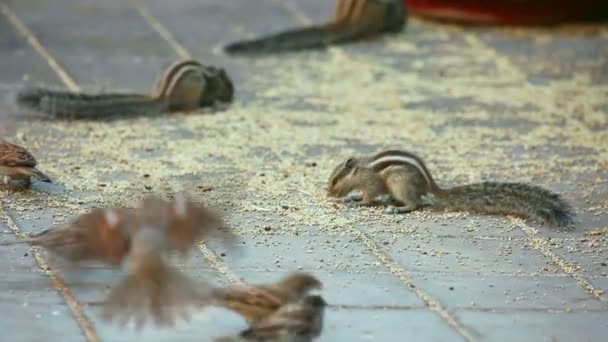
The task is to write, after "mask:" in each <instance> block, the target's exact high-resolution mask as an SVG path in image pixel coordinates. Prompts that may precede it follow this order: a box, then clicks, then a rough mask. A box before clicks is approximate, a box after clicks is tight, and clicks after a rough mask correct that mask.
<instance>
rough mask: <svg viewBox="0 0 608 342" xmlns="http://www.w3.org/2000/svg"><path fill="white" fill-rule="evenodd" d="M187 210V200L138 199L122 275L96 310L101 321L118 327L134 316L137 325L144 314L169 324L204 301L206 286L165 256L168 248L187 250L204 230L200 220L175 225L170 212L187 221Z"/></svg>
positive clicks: (207, 293) (186, 317)
mask: <svg viewBox="0 0 608 342" xmlns="http://www.w3.org/2000/svg"><path fill="white" fill-rule="evenodd" d="M182 205H183V206H184V207H185V208H181V207H180V206H182ZM188 208H189V206H188V203H186V204H185V205H184V204H180V203H178V204H175V203H171V202H168V201H164V200H161V199H160V198H158V197H154V196H150V197H146V198H144V199H143V200H141V201H140V203H139V205H138V206H137V207H136V208H135V211H134V215H135V225H134V227H133V228H132V229H130V230H129V233H130V241H131V246H130V247H131V248H130V250H129V253H128V255H127V256H126V259H125V261H124V266H125V268H126V270H127V272H128V273H127V276H126V277H125V279H124V280H123V281H122V282H120V283H119V284H118V285H117V286H115V287H114V288H113V289H112V290H111V292H110V294H109V295H108V297H107V299H106V301H105V303H104V307H103V309H102V318H103V319H104V320H106V321H113V320H119V321H121V322H122V324H123V325H124V324H126V323H128V322H130V321H132V320H134V321H135V326H136V328H137V329H141V328H142V327H143V326H144V325H145V324H146V323H147V322H148V320H149V318H152V320H153V321H154V323H155V324H156V325H157V326H174V325H175V323H176V322H177V320H178V319H180V318H181V319H182V320H185V321H187V320H189V319H190V313H191V311H192V309H194V308H200V307H201V303H205V302H209V301H210V300H209V299H210V298H211V297H210V293H211V286H210V285H208V284H207V283H205V282H196V283H195V282H194V281H193V280H192V279H190V278H189V277H187V276H186V275H184V274H183V273H182V272H180V271H179V270H178V269H177V268H175V267H174V266H173V265H171V263H170V260H169V258H170V256H171V254H172V252H174V251H176V250H177V251H180V247H184V250H185V249H187V248H186V247H188V246H189V247H188V248H190V247H191V246H192V245H194V244H195V243H196V242H197V239H198V238H199V237H200V236H201V235H204V233H205V231H204V230H203V229H202V228H200V226H203V227H204V226H205V224H206V222H205V221H204V220H199V221H197V222H198V225H197V226H198V228H197V227H195V225H194V224H192V225H191V226H192V227H190V226H189V225H187V224H186V225H178V224H175V222H176V217H175V216H176V215H177V216H180V215H181V216H180V217H178V218H179V219H181V220H183V221H184V222H190V221H189V220H188V213H189V210H188ZM180 210H183V211H185V212H186V214H183V213H181V212H180ZM176 212H177V213H176ZM193 221H194V220H193ZM187 228H188V229H191V230H188V229H187Z"/></svg>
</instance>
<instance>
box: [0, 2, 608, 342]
mask: <svg viewBox="0 0 608 342" xmlns="http://www.w3.org/2000/svg"><path fill="white" fill-rule="evenodd" d="M0 10H1V12H2V15H1V16H0V65H1V66H2V68H1V70H2V72H1V73H0V89H2V93H3V94H4V95H3V96H2V106H1V107H0V108H1V110H0V133H2V134H3V136H4V137H6V138H7V139H9V140H11V141H14V142H17V143H19V144H22V145H24V146H27V147H28V148H29V149H30V150H31V151H32V152H33V153H34V154H35V155H36V156H37V158H38V160H39V164H40V168H41V169H42V170H44V171H46V172H48V173H49V174H50V175H51V176H52V177H53V178H54V179H55V180H56V184H55V185H51V186H48V185H39V184H37V185H36V186H35V187H34V189H33V190H32V191H27V192H13V191H1V192H0V196H1V197H2V202H1V207H0V227H1V228H0V229H1V230H2V233H3V234H2V237H1V238H0V239H2V240H10V239H14V238H15V237H14V234H21V233H22V232H24V233H30V232H34V231H38V230H40V229H43V228H46V227H48V226H49V225H50V224H52V223H56V222H62V221H65V220H66V219H69V218H70V217H71V216H72V215H75V214H77V213H80V212H83V211H84V210H86V208H89V207H92V206H98V205H110V204H123V205H127V206H130V205H132V204H133V201H134V200H136V199H138V198H140V197H141V196H142V195H143V194H144V193H146V192H149V191H152V192H155V193H163V194H168V193H171V192H174V191H182V190H187V191H189V193H191V194H192V195H193V196H194V197H195V198H202V199H205V200H206V201H210V202H214V203H218V204H220V205H223V206H224V207H225V208H226V210H227V213H228V219H229V221H230V222H231V223H232V224H233V225H234V226H235V227H236V228H237V229H238V231H239V232H240V233H241V236H242V239H243V242H244V243H243V245H242V246H241V247H242V248H240V253H238V255H232V253H228V254H227V255H225V254H223V253H222V252H223V250H222V248H221V246H219V245H217V246H216V245H214V244H210V245H209V246H202V247H201V253H200V254H197V255H195V256H194V258H193V259H192V260H190V261H189V262H188V263H187V264H184V265H182V266H183V268H184V269H185V270H187V272H188V273H189V274H191V275H192V277H195V278H198V279H206V280H209V281H213V282H216V283H228V282H232V281H238V279H244V280H246V281H251V282H262V281H268V280H269V279H276V278H278V277H280V276H282V275H283V274H285V273H286V272H288V271H290V270H295V269H302V270H307V271H311V272H313V273H315V274H317V275H318V276H319V277H320V278H321V279H322V281H323V282H324V283H325V285H326V290H325V295H326V298H327V300H328V301H329V302H330V303H331V304H332V306H331V309H330V310H329V313H328V317H327V320H326V329H325V331H324V333H323V336H322V337H321V339H320V340H321V341H386V342H389V341H460V340H471V341H477V340H479V341H515V340H519V341H575V340H576V341H603V340H605V338H606V336H607V335H608V295H607V294H606V293H605V291H607V290H608V254H607V250H608V242H607V241H608V239H607V237H606V235H607V234H608V200H607V198H608V185H607V184H606V176H607V175H608V172H607V171H608V28H607V27H606V26H603V27H602V26H597V25H595V26H594V25H587V26H584V27H581V26H578V27H566V28H556V29H553V30H547V29H534V30H522V29H474V28H469V29H464V28H461V27H456V26H449V25H441V24H435V23H429V22H421V21H418V20H412V22H411V24H410V26H409V27H408V30H407V31H406V32H404V33H402V34H399V35H396V36H393V37H387V38H384V39H381V40H378V41H372V42H366V43H362V44H355V45H349V46H345V47H341V48H334V49H331V50H329V51H327V52H312V53H302V54H290V55H286V56H280V57H267V58H257V59H246V58H228V57H226V56H223V55H221V54H218V53H216V52H214V51H215V50H214V49H215V47H216V46H218V45H219V44H221V43H224V42H227V41H231V40H234V39H237V38H242V37H244V36H249V35H254V34H261V33H266V32H271V31H274V30H277V29H281V28H285V27H288V26H295V25H301V24H302V23H306V22H309V21H311V20H312V21H322V20H324V19H325V18H327V17H328V16H329V13H331V11H332V10H333V3H332V2H331V1H321V0H256V1H251V0H230V1H211V0H179V1H172V2H169V1H161V0H149V1H137V2H136V1H118V0H113V1H92V0H89V1H81V0H80V1H79V0H54V1H33V0H20V1H2V2H0ZM188 55H192V56H194V57H195V58H197V59H199V60H202V61H205V62H207V63H211V64H216V65H221V66H224V67H225V68H227V70H228V72H229V74H230V75H231V76H232V77H233V79H234V80H235V83H236V85H237V91H238V93H237V100H236V101H235V103H234V105H233V106H231V107H230V108H229V109H228V110H226V111H222V112H218V113H202V114H190V115H186V114H178V115H170V116H166V117H163V118H137V119H132V120H120V121H113V122H102V123H100V122H56V121H48V120H40V119H39V118H35V117H34V118H33V117H31V116H30V114H31V113H24V112H22V111H19V110H17V109H16V108H15V106H14V104H13V102H12V101H13V100H12V98H13V96H14V93H15V90H16V89H18V86H20V85H23V84H26V83H34V84H36V83H46V84H51V85H55V86H64V87H66V88H69V89H73V90H77V89H87V90H100V89H114V90H116V89H130V90H142V91H145V90H148V89H149V88H150V85H151V82H152V81H153V80H154V78H155V77H156V74H157V73H158V72H159V71H160V70H161V69H162V68H163V67H164V66H166V65H168V64H169V63H170V62H171V61H172V60H174V59H176V58H179V57H185V56H188ZM389 145H391V146H402V147H407V148H408V149H411V150H414V151H416V152H418V153H419V154H421V155H422V156H423V157H424V158H425V159H426V160H427V161H428V164H429V168H430V169H431V171H432V172H433V173H434V175H435V178H436V179H438V180H439V182H440V183H441V184H444V185H453V184H458V183H463V182H472V181H479V180H482V179H490V180H509V181H514V180H522V181H528V182H534V183H537V184H540V185H543V186H546V187H548V188H550V189H552V190H554V191H557V192H560V193H562V194H563V195H564V196H565V197H566V198H567V199H568V200H570V201H571V202H572V203H573V204H574V206H575V208H576V210H577V212H578V218H579V219H578V224H577V228H576V229H575V230H574V231H573V232H556V231H554V230H551V229H550V228H547V227H542V226H539V225H538V224H536V223H534V222H529V221H521V220H518V219H515V218H501V217H487V216H480V215H473V214H464V213H436V212H432V211H429V210H424V211H420V212H416V213H412V214H408V215H402V216H387V215H384V214H382V211H381V209H379V208H372V209H347V208H343V207H341V206H339V205H335V204H333V203H332V202H331V201H329V200H328V199H326V198H325V196H324V193H323V186H324V183H325V181H326V179H327V176H328V174H329V172H330V170H331V169H332V168H333V166H334V165H335V164H336V163H337V162H339V161H340V159H342V158H344V157H345V156H346V155H347V154H349V153H354V152H359V153H368V152H371V151H375V150H377V149H378V148H380V147H383V146H389ZM145 174H147V175H149V176H148V177H144V175H145ZM209 188H210V189H209ZM0 257H1V258H2V260H3V262H2V263H0V272H1V274H2V275H3V277H2V278H1V279H2V280H0V287H1V289H2V291H0V308H1V309H0V310H1V311H2V313H3V314H2V316H1V317H2V318H0V336H1V337H0V340H3V341H40V340H41V338H46V339H47V340H49V341H83V340H87V341H131V340H136V339H138V338H139V339H141V340H144V341H161V340H162V341H195V340H196V341H207V340H210V336H212V335H213V336H216V335H218V334H224V333H227V332H232V331H237V330H238V329H240V328H242V327H243V326H244V322H243V321H242V320H240V318H238V317H237V316H235V315H232V314H230V313H227V312H225V311H222V310H219V309H217V310H210V311H206V312H203V313H201V314H200V315H198V316H197V317H196V318H195V320H194V321H193V322H191V323H185V324H182V325H180V326H179V327H178V329H176V330H154V329H150V330H145V331H144V332H143V333H141V334H139V335H138V334H137V333H135V332H133V331H129V330H127V331H125V330H121V329H119V328H117V327H116V326H113V325H108V324H105V323H103V322H101V321H100V319H99V317H98V311H97V310H98V307H97V306H95V305H93V304H94V302H95V301H98V300H100V299H101V298H103V297H102V296H103V294H104V293H105V291H106V287H105V285H108V284H111V283H112V281H113V280H115V275H114V274H112V273H110V272H108V271H104V270H97V271H91V272H88V273H86V274H73V273H69V272H67V271H64V270H61V269H53V268H51V269H48V268H47V267H46V266H45V259H44V255H39V254H38V253H36V252H35V251H33V250H29V249H28V248H26V247H24V246H15V247H5V248H1V249H0ZM49 277H50V278H51V279H49Z"/></svg>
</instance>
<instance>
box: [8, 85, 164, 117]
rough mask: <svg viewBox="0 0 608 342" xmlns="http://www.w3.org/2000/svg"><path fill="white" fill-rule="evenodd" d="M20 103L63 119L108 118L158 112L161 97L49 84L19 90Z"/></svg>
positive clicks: (160, 109)
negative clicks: (49, 86)
mask: <svg viewBox="0 0 608 342" xmlns="http://www.w3.org/2000/svg"><path fill="white" fill-rule="evenodd" d="M17 105H19V106H20V107H23V108H28V109H33V110H35V111H38V112H42V113H45V114H48V115H51V116H53V117H55V118H60V119H107V118H114V117H120V116H137V115H155V114H160V113H161V112H162V111H163V110H164V105H163V103H162V102H161V101H156V100H154V99H152V98H150V97H149V96H146V95H142V94H119V93H107V94H86V93H73V92H69V91H62V90H52V89H46V88H27V89H24V90H22V91H20V92H19V93H18V94H17Z"/></svg>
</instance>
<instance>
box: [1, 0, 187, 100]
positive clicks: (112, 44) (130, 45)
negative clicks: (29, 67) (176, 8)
mask: <svg viewBox="0 0 608 342" xmlns="http://www.w3.org/2000/svg"><path fill="white" fill-rule="evenodd" d="M13 10H14V11H15V12H16V13H19V15H20V18H21V20H23V21H24V23H25V24H26V25H27V26H28V27H29V28H30V30H31V31H32V32H33V33H34V34H35V35H37V36H38V37H39V39H41V40H43V41H44V46H45V47H46V48H47V49H48V50H49V52H50V53H52V54H53V55H54V56H55V58H57V59H58V60H60V61H61V63H62V65H64V66H67V70H68V72H69V73H70V75H71V76H72V77H73V78H74V79H75V81H77V82H78V83H81V84H82V85H84V86H85V88H87V89H90V90H92V91H100V90H102V89H103V88H104V87H105V88H106V89H108V87H115V88H114V89H126V90H132V91H142V92H148V91H149V90H150V89H151V86H150V85H151V84H152V83H153V82H154V80H155V78H156V77H157V75H158V74H159V73H160V71H161V70H162V68H163V66H164V64H165V63H168V62H171V61H172V60H173V59H175V58H176V57H175V55H174V53H173V52H172V51H171V49H170V48H169V47H168V46H166V45H164V44H158V34H156V33H155V32H154V31H153V30H151V29H150V28H149V26H148V25H147V24H146V23H145V22H144V21H143V20H142V19H141V18H140V17H139V16H138V15H137V13H136V12H135V11H134V10H133V7H132V6H130V5H129V3H126V2H122V1H112V2H111V3H104V4H99V3H95V2H81V1H73V0H60V1H57V2H54V3H53V4H50V3H48V4H47V3H45V4H42V3H41V4H38V3H37V2H28V1H24V2H17V3H15V4H14V5H13ZM57 22H61V25H57V24H56V23H57ZM123 32H129V34H128V35H124V34H122V33H123ZM119 33H121V34H119ZM117 47H124V48H117ZM133 75H138V76H137V77H134V76H133ZM35 77H36V78H37V77H38V75H37V74H36V76H35ZM36 80H37V79H36ZM54 85H56V86H61V85H62V84H61V83H59V82H55V84H54Z"/></svg>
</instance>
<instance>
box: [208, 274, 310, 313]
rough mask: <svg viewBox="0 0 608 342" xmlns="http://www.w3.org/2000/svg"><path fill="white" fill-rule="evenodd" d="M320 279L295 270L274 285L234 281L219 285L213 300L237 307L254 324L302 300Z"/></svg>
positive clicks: (233, 309) (232, 308)
mask: <svg viewBox="0 0 608 342" xmlns="http://www.w3.org/2000/svg"><path fill="white" fill-rule="evenodd" d="M321 288H322V284H321V282H320V281H319V280H318V279H317V278H315V277H313V276H312V275H310V274H307V273H302V272H294V273H291V274H289V275H287V276H286V277H285V278H283V279H282V280H281V281H279V282H278V283H276V284H272V285H235V286H230V287H226V288H216V289H214V290H213V292H212V294H211V295H212V297H213V300H214V304H216V305H218V306H221V307H224V308H226V309H229V310H232V311H235V312H236V313H238V314H240V315H241V316H243V317H244V318H245V319H246V320H247V322H248V323H249V324H253V323H255V322H257V321H259V320H261V319H263V318H265V317H268V316H270V315H271V314H272V313H274V312H275V311H277V310H278V309H279V308H281V307H282V306H284V305H286V304H287V303H290V302H295V301H298V300H300V299H301V298H302V297H304V296H305V295H307V294H308V292H309V291H311V290H313V289H321Z"/></svg>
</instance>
